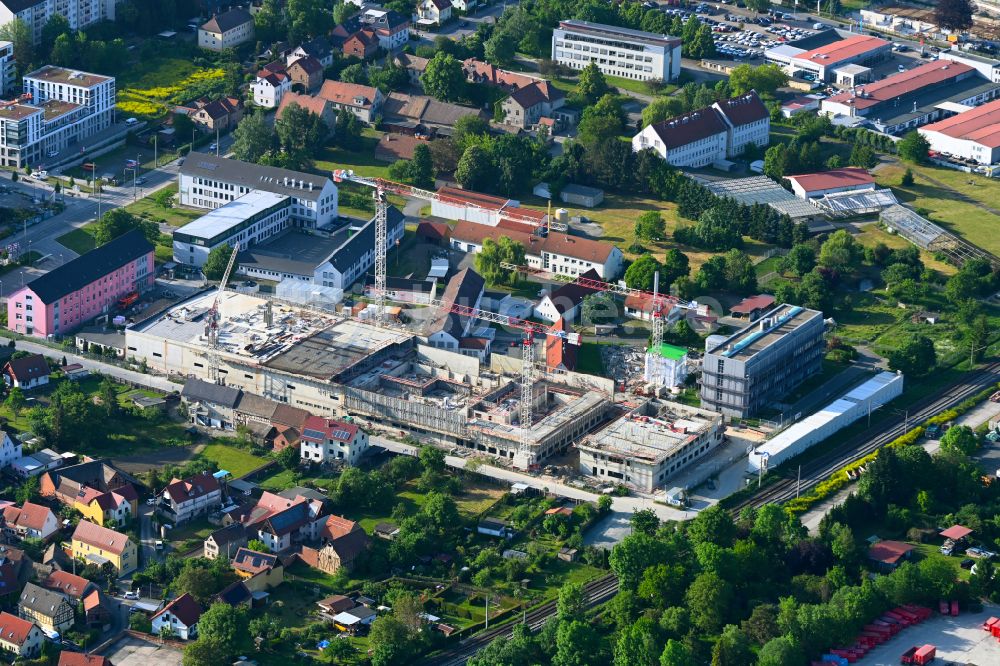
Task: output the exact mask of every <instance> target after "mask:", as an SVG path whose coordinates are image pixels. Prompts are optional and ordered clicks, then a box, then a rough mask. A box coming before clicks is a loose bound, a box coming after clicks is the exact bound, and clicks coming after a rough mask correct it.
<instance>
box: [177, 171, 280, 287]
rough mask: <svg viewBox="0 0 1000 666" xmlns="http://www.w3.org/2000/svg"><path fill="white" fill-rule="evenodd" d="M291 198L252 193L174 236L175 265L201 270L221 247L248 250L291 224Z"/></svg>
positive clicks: (259, 192)
mask: <svg viewBox="0 0 1000 666" xmlns="http://www.w3.org/2000/svg"><path fill="white" fill-rule="evenodd" d="M291 206H292V199H291V197H288V196H285V195H283V194H274V193H273V192H264V191H261V190H253V191H251V192H248V193H247V194H244V195H243V196H241V197H240V198H239V199H236V200H235V201H232V202H230V203H228V204H226V205H224V206H222V207H221V208H216V209H215V210H213V211H211V212H210V213H206V214H205V215H202V216H201V217H199V218H198V219H197V220H195V221H193V222H191V223H189V224H186V225H184V226H183V227H181V228H180V229H178V230H177V231H175V232H174V236H173V243H174V261H176V262H177V263H179V264H185V265H187V266H193V267H195V268H201V267H202V266H204V265H205V261H206V260H207V259H208V255H209V254H210V253H211V252H212V250H214V249H215V248H217V247H219V246H222V245H229V246H230V247H235V245H236V243H239V244H240V246H241V247H250V246H252V245H256V244H258V243H260V242H261V241H264V240H266V239H268V238H271V237H272V236H275V235H277V234H279V233H281V232H282V231H284V230H285V229H287V228H288V227H289V225H290V224H291V219H290V217H291V215H290V214H291Z"/></svg>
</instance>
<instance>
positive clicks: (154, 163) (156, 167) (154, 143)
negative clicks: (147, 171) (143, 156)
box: [153, 134, 160, 169]
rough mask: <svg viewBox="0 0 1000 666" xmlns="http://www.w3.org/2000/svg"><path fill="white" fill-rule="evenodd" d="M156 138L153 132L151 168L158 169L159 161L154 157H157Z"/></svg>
mask: <svg viewBox="0 0 1000 666" xmlns="http://www.w3.org/2000/svg"><path fill="white" fill-rule="evenodd" d="M156 139H157V135H156V134H154V135H153V168H154V169H158V168H159V167H160V165H159V163H158V162H157V159H156V157H157V153H156Z"/></svg>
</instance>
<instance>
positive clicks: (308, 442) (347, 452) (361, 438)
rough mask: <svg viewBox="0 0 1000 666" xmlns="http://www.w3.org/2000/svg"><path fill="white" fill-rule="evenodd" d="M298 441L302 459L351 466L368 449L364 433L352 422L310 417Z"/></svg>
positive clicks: (366, 434)
mask: <svg viewBox="0 0 1000 666" xmlns="http://www.w3.org/2000/svg"><path fill="white" fill-rule="evenodd" d="M299 442H300V446H301V449H300V451H301V454H302V460H306V461H308V462H318V463H326V462H333V461H336V460H339V461H341V462H343V463H345V464H347V465H355V464H357V462H358V461H359V460H360V459H361V456H363V455H364V454H365V451H367V450H368V433H366V432H365V431H364V430H362V429H361V428H359V427H358V426H357V425H355V424H353V423H347V422H346V421H338V420H336V419H328V418H324V417H321V416H310V417H309V418H307V419H306V422H305V426H304V427H303V429H302V435H301V437H300V438H299Z"/></svg>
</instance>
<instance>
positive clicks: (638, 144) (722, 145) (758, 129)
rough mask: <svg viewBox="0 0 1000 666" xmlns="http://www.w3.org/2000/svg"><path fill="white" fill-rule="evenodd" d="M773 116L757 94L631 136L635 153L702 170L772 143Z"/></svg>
mask: <svg viewBox="0 0 1000 666" xmlns="http://www.w3.org/2000/svg"><path fill="white" fill-rule="evenodd" d="M770 131H771V114H770V112H769V111H768V109H767V107H766V106H764V103H763V102H762V101H761V99H760V97H759V96H758V95H757V93H756V92H754V91H750V92H749V93H747V94H746V95H740V96H739V97H733V98H732V99H727V100H723V101H722V102H716V103H715V104H713V105H712V106H708V107H705V108H703V109H697V110H695V111H689V112H688V113H685V114H682V115H680V116H677V117H675V118H670V119H669V120H664V121H661V122H658V123H653V124H652V125H648V126H647V127H645V128H643V130H642V131H641V132H639V133H638V134H636V135H635V136H634V137H632V150H633V151H634V152H639V151H641V150H647V149H652V150H655V151H656V153H657V154H658V155H659V156H660V157H662V158H663V159H665V160H666V161H667V162H668V163H669V164H671V165H673V166H676V167H692V168H697V167H703V166H708V165H710V164H714V163H716V162H720V161H723V160H725V159H727V158H733V157H738V156H740V155H741V154H743V152H744V151H745V150H746V149H747V146H749V145H750V144H754V145H756V146H757V147H758V148H763V147H764V146H766V145H767V144H768V142H769V140H770V139H769V137H770Z"/></svg>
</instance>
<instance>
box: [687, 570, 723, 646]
mask: <svg viewBox="0 0 1000 666" xmlns="http://www.w3.org/2000/svg"><path fill="white" fill-rule="evenodd" d="M685 602H686V605H687V608H688V611H689V612H690V613H691V623H692V624H693V625H695V626H696V627H698V628H699V629H701V630H702V631H704V632H706V633H716V632H718V631H719V629H721V628H722V625H723V624H724V622H725V619H726V616H727V615H728V614H729V609H730V605H731V604H732V603H733V594H732V589H731V587H730V584H729V583H728V582H726V581H725V580H723V579H722V578H720V577H719V576H718V574H714V573H702V574H699V575H698V576H697V577H696V578H695V579H694V581H693V582H692V583H691V585H690V586H689V587H688V590H687V594H686V595H685Z"/></svg>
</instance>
